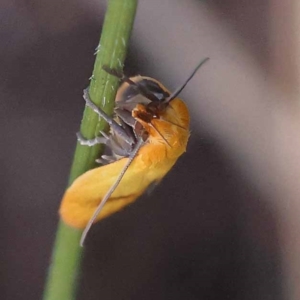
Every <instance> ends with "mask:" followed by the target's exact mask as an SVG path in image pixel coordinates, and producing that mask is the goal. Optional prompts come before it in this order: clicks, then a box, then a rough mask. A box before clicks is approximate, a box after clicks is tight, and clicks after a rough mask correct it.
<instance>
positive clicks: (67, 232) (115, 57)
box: [43, 0, 137, 300]
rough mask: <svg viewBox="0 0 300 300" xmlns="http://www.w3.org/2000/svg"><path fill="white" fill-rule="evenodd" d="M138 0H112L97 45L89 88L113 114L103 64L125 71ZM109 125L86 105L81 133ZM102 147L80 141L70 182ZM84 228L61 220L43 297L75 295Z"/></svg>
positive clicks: (112, 88) (114, 84) (114, 82)
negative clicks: (87, 145) (87, 144)
mask: <svg viewBox="0 0 300 300" xmlns="http://www.w3.org/2000/svg"><path fill="white" fill-rule="evenodd" d="M136 7H137V0H109V1H108V7H107V12H106V15H105V19H104V24H103V28H102V35H101V39H100V42H99V44H98V46H97V48H96V53H97V56H96V61H95V65H94V70H93V75H92V77H91V83H90V88H89V95H90V98H91V99H92V101H93V102H94V103H95V104H96V105H97V106H99V107H100V108H101V109H103V110H104V111H105V112H106V113H107V114H109V115H111V114H112V111H113V106H114V99H115V95H116V91H117V88H118V79H117V78H115V77H114V76H109V75H108V74H107V73H106V72H105V71H104V70H103V69H102V66H103V65H105V66H108V67H110V68H113V69H117V70H120V71H122V69H123V65H124V60H125V57H126V51H127V46H128V43H129V37H130V33H131V30H132V25H133V21H134V17H135V12H136ZM106 128H107V124H106V123H105V122H104V121H103V120H100V121H99V118H98V116H97V115H96V114H95V113H94V112H93V111H92V110H91V109H90V108H85V110H84V114H83V119H82V122H81V127H80V131H81V134H82V135H83V136H84V137H85V138H87V139H90V138H94V137H95V136H97V135H98V134H99V132H100V130H102V131H104V130H105V129H106ZM101 150H102V149H101V147H100V146H99V145H96V146H94V147H86V146H82V145H80V144H79V143H77V146H76V150H75V155H74V160H73V164H72V167H71V171H70V178H69V185H70V184H72V182H73V181H74V180H75V179H76V178H77V177H78V176H80V175H81V174H83V173H85V172H86V171H87V170H89V169H91V168H93V167H94V166H95V160H96V159H97V158H98V157H99V155H100V152H101ZM81 233H82V230H78V229H74V228H71V227H69V226H67V225H65V224H64V223H63V222H62V221H60V222H59V225H58V229H57V234H56V241H55V244H54V248H53V253H52V261H51V265H50V269H49V274H48V278H47V283H46V287H45V291H44V298H43V299H44V300H60V299H64V300H73V299H75V294H76V287H77V277H78V274H79V270H80V264H81V258H82V249H83V248H82V247H80V246H79V241H80V237H81Z"/></svg>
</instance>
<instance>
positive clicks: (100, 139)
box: [76, 132, 108, 147]
mask: <svg viewBox="0 0 300 300" xmlns="http://www.w3.org/2000/svg"><path fill="white" fill-rule="evenodd" d="M76 136H77V140H78V142H79V143H80V145H82V146H89V147H93V146H95V145H98V144H106V143H107V140H108V139H107V138H106V137H102V136H97V137H95V138H94V139H90V140H87V139H85V138H84V137H83V136H82V134H81V133H80V132H77V133H76Z"/></svg>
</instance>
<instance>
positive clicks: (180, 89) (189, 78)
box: [164, 57, 209, 103]
mask: <svg viewBox="0 0 300 300" xmlns="http://www.w3.org/2000/svg"><path fill="white" fill-rule="evenodd" d="M208 60H209V57H206V58H204V59H203V60H202V61H201V62H200V63H199V64H198V66H197V67H196V68H195V70H194V71H193V72H192V73H191V75H190V76H189V77H188V78H187V79H186V80H185V82H184V83H183V84H182V85H181V86H180V87H179V88H177V89H176V90H175V91H174V92H173V93H172V94H171V95H170V96H169V97H168V98H167V99H166V100H165V101H164V103H168V102H170V101H172V100H173V99H174V98H176V97H177V96H178V95H179V94H180V92H181V91H182V90H183V89H184V88H185V86H186V85H187V83H188V82H189V81H190V80H191V79H192V78H193V77H194V75H195V74H196V72H197V71H198V70H199V68H200V67H201V66H202V65H203V64H204V63H206V62H207V61H208Z"/></svg>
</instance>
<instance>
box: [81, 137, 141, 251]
mask: <svg viewBox="0 0 300 300" xmlns="http://www.w3.org/2000/svg"><path fill="white" fill-rule="evenodd" d="M143 142H144V141H143V139H142V138H140V139H139V140H138V142H137V144H136V146H135V148H134V149H133V150H132V152H131V154H130V156H129V157H128V161H127V163H126V165H125V166H124V168H123V170H122V172H121V173H120V175H119V177H118V178H117V180H116V182H115V183H114V184H113V185H112V187H111V188H110V189H109V190H108V192H107V193H106V195H105V196H104V197H103V199H102V201H101V202H100V204H99V205H98V207H97V209H96V210H95V212H94V214H93V216H92V217H91V218H90V220H89V222H88V223H87V225H86V227H85V228H84V230H83V233H82V235H81V239H80V246H81V247H83V244H84V241H85V239H86V237H87V234H88V232H89V231H90V229H91V227H92V225H93V223H94V221H95V219H96V218H97V216H98V215H99V213H100V212H101V210H102V208H103V206H104V205H105V203H106V202H107V200H108V199H109V198H110V196H111V195H112V193H113V192H114V191H115V189H116V188H117V187H118V185H119V183H120V181H121V180H122V178H123V176H124V175H125V173H126V171H127V169H128V168H129V166H130V165H131V163H132V161H133V160H134V158H135V157H136V155H137V153H138V151H139V149H140V148H141V146H142V145H143Z"/></svg>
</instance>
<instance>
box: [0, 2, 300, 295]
mask: <svg viewBox="0 0 300 300" xmlns="http://www.w3.org/2000/svg"><path fill="white" fill-rule="evenodd" d="M297 8H298V6H297V3H296V0H294V1H292V0H288V1H285V2H283V1H279V0H272V1H259V0H254V1H249V0H248V1H246V0H242V1H235V0H227V1H217V0H214V1H207V2H204V1H196V0H186V1H179V0H153V1H146V0H141V1H140V5H139V7H138V11H137V18H136V22H135V27H134V33H133V36H132V40H131V45H130V49H129V56H128V60H127V63H126V69H125V72H126V73H127V74H128V75H133V74H137V73H140V74H142V75H148V76H152V77H155V78H157V79H158V80H160V81H161V82H163V83H164V84H165V85H166V86H168V87H169V88H170V89H174V88H175V87H176V86H177V85H178V84H179V83H181V82H182V81H183V80H184V79H185V78H186V76H187V75H188V74H189V73H190V70H192V69H193V68H194V67H195V65H196V64H197V63H198V62H199V61H200V60H201V59H202V58H204V57H206V56H209V57H210V58H211V59H210V61H209V62H208V63H207V64H206V65H205V66H203V68H202V69H201V71H200V72H199V73H198V74H197V75H196V76H195V78H194V79H193V80H192V81H191V83H190V84H189V85H188V87H187V88H186V90H185V91H184V92H183V93H182V98H183V99H184V100H186V102H187V103H188V105H189V107H190V110H191V115H192V120H193V121H192V127H191V131H192V135H191V139H190V143H189V147H188V151H187V153H186V154H185V155H184V156H183V157H182V158H181V159H180V160H179V162H178V163H177V165H176V166H175V167H174V169H173V170H172V172H170V174H168V176H167V177H166V178H165V179H164V181H163V183H162V184H161V185H160V186H158V187H157V188H156V189H155V190H154V192H153V193H152V194H151V195H150V196H147V195H146V196H144V197H142V198H141V199H139V201H137V202H136V203H135V204H134V205H132V206H130V207H129V208H127V209H125V210H124V211H123V212H121V213H118V214H116V215H114V216H113V217H111V218H109V219H107V220H105V221H103V222H102V223H100V224H97V225H96V226H94V227H93V230H92V231H91V234H90V236H89V238H88V241H87V245H86V251H85V258H84V261H83V268H82V277H81V281H80V287H79V297H78V299H85V300H87V299H89V300H93V299H132V300H134V299H145V300H146V299H191V300H193V299H205V300H209V299H212V300H213V299H214V300H217V299H220V300H221V299H222V300H224V299H239V300H242V299H243V300H248V299H249V300H250V299H251V300H252V299H261V300H268V299H270V300H271V299H272V300H281V299H294V300H297V299H300V298H299V290H298V289H299V288H298V285H297V278H299V276H300V275H299V273H300V267H299V261H298V260H299V259H298V253H299V250H300V246H299V241H300V239H299V228H300V225H299V220H300V218H299V215H300V214H299V210H300V209H299V205H300V204H299V203H298V202H299V201H298V200H299V193H298V192H299V184H298V179H299V178H300V176H299V175H300V166H299V163H300V159H299V154H298V149H299V145H300V140H299V128H300V125H299V122H300V121H299V120H300V114H299V107H298V106H299V98H298V96H299V88H298V86H299V84H298V83H299V67H298V66H299V54H298V50H299V49H298V48H299V45H300V43H299V38H298V37H297V30H298V29H299V26H298V19H297V12H298V11H299V10H297ZM104 13H105V1H100V0H99V1H95V0H93V1H74V0H73V1H71V0H66V1H63V2H61V1H56V0H54V1H45V0H39V1H36V0H32V1H8V0H2V1H1V2H0V14H1V21H2V22H1V23H2V26H0V40H1V43H0V61H1V68H0V95H1V100H0V106H1V109H0V120H1V124H2V126H1V127H0V131H1V133H0V134H1V137H2V143H1V148H0V149H1V156H0V163H1V169H2V176H1V179H2V180H1V189H0V193H1V204H0V205H1V210H0V214H1V218H0V228H1V229H0V230H1V251H0V262H1V266H2V267H1V270H2V272H1V280H0V295H1V299H10V300H12V299H13V300H18V299H40V298H41V295H42V290H43V284H44V280H45V276H46V272H47V266H48V262H49V259H50V255H51V250H52V243H53V240H54V237H55V230H56V225H57V220H58V218H57V209H58V206H59V201H60V198H61V195H62V193H63V191H64V188H65V186H66V182H67V177H68V172H69V167H70V163H71V159H72V154H73V150H74V146H75V142H76V139H75V132H76V131H77V130H78V128H79V123H80V120H81V114H82V111H83V106H84V102H83V100H82V97H81V96H82V90H83V88H85V87H86V86H87V85H88V84H89V81H88V78H89V77H90V75H91V71H92V68H93V62H94V56H93V53H94V49H95V47H96V45H97V44H98V40H99V34H100V31H101V24H102V21H103V15H104ZM298 219H299V220H298ZM58 300H59V299H58Z"/></svg>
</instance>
